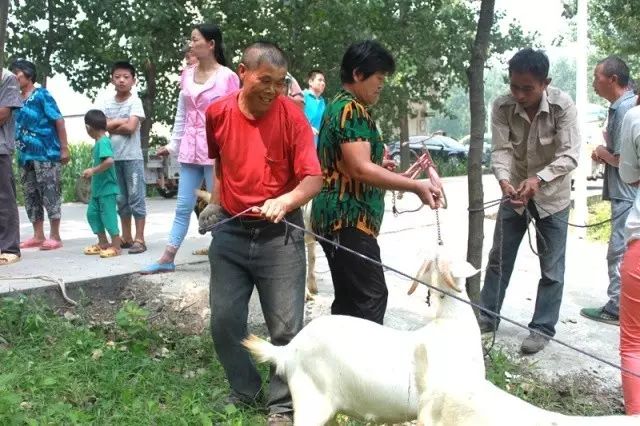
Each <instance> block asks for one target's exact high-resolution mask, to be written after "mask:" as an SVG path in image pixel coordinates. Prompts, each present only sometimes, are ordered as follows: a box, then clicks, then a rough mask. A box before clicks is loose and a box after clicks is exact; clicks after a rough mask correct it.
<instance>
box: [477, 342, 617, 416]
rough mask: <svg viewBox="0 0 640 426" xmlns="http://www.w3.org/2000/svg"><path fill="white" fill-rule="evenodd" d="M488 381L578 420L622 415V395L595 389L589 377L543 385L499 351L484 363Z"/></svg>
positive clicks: (528, 367) (526, 365)
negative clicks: (574, 416) (580, 418)
mask: <svg viewBox="0 0 640 426" xmlns="http://www.w3.org/2000/svg"><path fill="white" fill-rule="evenodd" d="M487 379H488V380H489V381H491V382H492V383H493V384H495V385H496V386H498V387H500V388H501V389H504V390H506V391H507V392H509V393H511V394H513V395H516V396H517V397H519V398H521V399H523V400H525V401H527V402H530V403H531V404H533V405H536V406H538V407H541V408H544V409H546V410H551V411H556V412H559V413H562V414H567V415H580V416H602V415H612V414H624V407H623V405H622V404H621V402H620V398H621V395H620V394H618V395H615V394H611V393H610V392H604V391H602V390H600V389H598V388H597V387H596V385H595V384H594V383H593V379H592V378H590V377H588V375H584V376H573V377H562V378H558V379H556V380H555V381H553V382H551V383H547V382H542V381H541V380H540V379H539V377H537V376H536V375H535V365H533V364H529V363H526V362H524V361H523V360H521V359H520V360H518V361H514V360H513V359H512V358H510V357H509V356H508V355H507V354H506V353H505V352H503V351H501V350H494V351H492V353H491V357H490V358H489V360H488V361H487Z"/></svg>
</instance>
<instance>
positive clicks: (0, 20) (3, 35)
mask: <svg viewBox="0 0 640 426" xmlns="http://www.w3.org/2000/svg"><path fill="white" fill-rule="evenodd" d="M8 16H9V0H0V79H1V78H2V72H3V70H4V44H5V41H6V40H7V19H8Z"/></svg>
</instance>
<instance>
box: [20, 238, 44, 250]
mask: <svg viewBox="0 0 640 426" xmlns="http://www.w3.org/2000/svg"><path fill="white" fill-rule="evenodd" d="M44 242H45V240H36V239H35V238H29V239H28V240H26V241H23V242H21V243H20V248H21V249H28V248H36V247H40V246H41V245H42V244H43V243H44Z"/></svg>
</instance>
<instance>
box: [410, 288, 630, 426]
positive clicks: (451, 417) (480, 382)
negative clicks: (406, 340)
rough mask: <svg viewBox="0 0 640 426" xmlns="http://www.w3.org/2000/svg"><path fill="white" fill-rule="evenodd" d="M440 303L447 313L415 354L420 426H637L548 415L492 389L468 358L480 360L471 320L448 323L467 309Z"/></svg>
mask: <svg viewBox="0 0 640 426" xmlns="http://www.w3.org/2000/svg"><path fill="white" fill-rule="evenodd" d="M441 297H443V296H441ZM444 297H445V298H446V296H444ZM447 299H450V298H447ZM445 300H446V299H445ZM444 305H445V307H444V309H446V311H445V312H442V313H440V314H439V317H438V318H437V319H436V320H434V321H435V324H434V325H437V326H431V327H429V328H428V330H429V331H430V336H429V340H425V341H424V342H420V343H418V345H417V347H416V350H415V354H414V355H415V357H414V363H415V370H416V385H417V389H418V424H419V425H425V426H513V425H518V426H574V425H575V426H577V425H585V426H596V425H597V426H623V425H636V426H640V417H628V416H605V417H579V416H566V415H562V414H558V413H554V412H550V411H546V410H543V409H541V408H538V407H536V406H534V405H532V404H529V403H528V402H525V401H523V400H521V399H520V398H518V397H516V396H513V395H511V394H509V393H508V392H505V391H503V390H501V389H500V388H498V387H496V386H495V385H493V384H492V383H491V382H489V381H487V380H486V379H485V376H484V370H483V374H482V375H479V374H478V368H477V366H476V365H474V363H471V362H469V359H467V357H469V356H472V357H474V358H475V357H477V356H478V354H477V353H474V351H473V348H474V345H473V343H474V342H475V343H476V344H478V345H479V344H480V330H479V327H478V324H477V322H475V318H469V319H467V318H464V323H463V324H464V328H461V325H462V324H456V323H455V321H454V320H447V319H448V318H450V317H451V318H454V317H453V316H454V315H455V316H458V317H461V316H462V315H467V314H469V315H471V316H472V315H473V314H471V313H470V312H471V309H462V308H460V307H458V305H456V304H455V303H453V304H452V303H446V302H445V303H444ZM460 319H461V320H462V319H463V318H460ZM430 325H431V324H430ZM433 342H440V344H438V345H434V344H433ZM465 348H467V349H465ZM469 351H470V352H469ZM465 355H466V356H465ZM480 357H482V355H480Z"/></svg>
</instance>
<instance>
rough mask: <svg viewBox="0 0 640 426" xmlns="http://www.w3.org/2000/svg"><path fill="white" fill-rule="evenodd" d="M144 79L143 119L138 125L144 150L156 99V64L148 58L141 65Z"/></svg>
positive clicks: (147, 146)
mask: <svg viewBox="0 0 640 426" xmlns="http://www.w3.org/2000/svg"><path fill="white" fill-rule="evenodd" d="M143 69H144V79H145V83H146V88H145V91H144V93H143V95H142V96H141V100H142V106H143V107H144V115H145V119H144V121H143V122H142V125H141V126H140V140H141V144H142V151H143V152H146V151H147V149H149V135H150V134H151V126H153V113H154V111H155V110H154V103H155V100H156V94H157V87H156V75H157V70H156V64H155V63H153V62H151V60H150V59H148V58H147V59H146V60H145V61H144V65H143Z"/></svg>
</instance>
